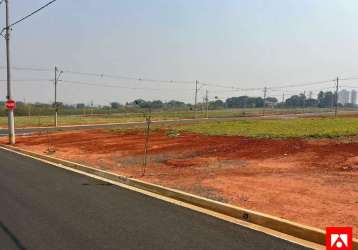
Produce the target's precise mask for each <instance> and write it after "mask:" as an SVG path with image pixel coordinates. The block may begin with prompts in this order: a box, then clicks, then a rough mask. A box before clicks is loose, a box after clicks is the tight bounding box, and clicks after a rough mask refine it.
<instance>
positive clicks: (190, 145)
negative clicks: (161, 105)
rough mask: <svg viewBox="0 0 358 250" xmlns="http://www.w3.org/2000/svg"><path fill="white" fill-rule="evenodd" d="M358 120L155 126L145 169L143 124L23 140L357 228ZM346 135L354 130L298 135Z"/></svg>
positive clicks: (286, 213) (311, 220)
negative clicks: (135, 128) (133, 127)
mask: <svg viewBox="0 0 358 250" xmlns="http://www.w3.org/2000/svg"><path fill="white" fill-rule="evenodd" d="M276 122H278V123H276ZM281 122H282V123H281ZM357 124H358V119H356V120H355V119H351V118H350V119H346V120H341V119H338V120H332V119H314V120H311V119H304V120H295V121H292V120H287V121H257V122H253V123H251V122H248V123H247V122H236V123H212V124H203V125H200V126H197V125H195V126H184V127H179V128H178V127H175V128H166V129H163V128H162V129H154V130H153V131H152V132H151V136H150V143H149V165H148V167H147V172H146V175H145V176H141V173H142V168H143V165H142V162H143V151H144V149H143V145H144V136H143V134H144V133H143V131H141V130H130V131H123V130H89V131H80V132H62V133H54V134H49V135H46V134H43V135H34V136H25V137H19V138H18V146H19V147H21V148H25V149H28V150H33V151H37V152H40V153H46V152H48V149H50V151H53V150H55V152H54V153H53V154H54V155H55V156H57V157H60V158H64V159H68V160H73V161H77V162H80V163H86V164H89V165H91V166H94V167H97V168H100V169H104V170H107V171H113V172H115V173H119V174H122V175H127V176H132V177H135V178H140V179H143V180H146V181H149V182H153V183H157V184H161V185H164V186H168V187H172V188H177V189H181V190H184V191H187V192H191V193H195V194H198V195H202V196H205V197H208V198H211V199H215V200H219V201H223V202H227V203H231V204H235V205H238V206H241V207H245V208H249V209H253V210H256V211H260V212H265V213H268V214H272V215H275V216H279V217H282V218H286V219H289V220H293V221H296V222H300V223H303V224H307V225H311V226H315V227H319V228H322V229H324V228H325V227H327V226H346V225H351V226H353V227H354V228H355V229H354V231H355V232H357V228H358V137H356V136H354V135H355V134H358V130H357ZM203 126H204V127H203ZM342 127H344V129H343V128H342ZM346 130H349V131H350V132H349V133H348V132H347V131H346ZM223 131H224V132H223ZM194 132H195V133H194ZM196 132H198V133H196ZM208 134H210V135H208ZM212 134H214V135H212ZM221 134H225V135H221ZM226 134H229V135H230V136H226ZM340 134H342V135H350V136H349V137H347V136H344V137H340V138H320V139H317V138H292V137H298V136H302V137H323V136H326V135H327V136H331V135H333V136H338V135H340ZM243 135H250V137H247V136H246V137H244V136H243ZM262 137H275V139H270V138H262ZM282 138H284V139H282ZM4 141H5V139H4ZM357 236H358V235H357V234H356V235H355V237H356V238H357Z"/></svg>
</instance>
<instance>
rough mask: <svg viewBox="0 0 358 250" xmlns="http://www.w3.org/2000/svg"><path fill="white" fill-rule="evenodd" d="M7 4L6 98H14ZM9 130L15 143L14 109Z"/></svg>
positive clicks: (12, 141) (11, 142) (6, 0)
mask: <svg viewBox="0 0 358 250" xmlns="http://www.w3.org/2000/svg"><path fill="white" fill-rule="evenodd" d="M5 5H6V27H5V40H6V73H7V96H6V99H7V100H8V101H9V100H12V93H11V65H10V29H11V28H10V17H9V0H5ZM8 131H9V143H10V144H11V145H14V144H15V142H16V140H15V121H14V110H13V109H12V110H9V111H8Z"/></svg>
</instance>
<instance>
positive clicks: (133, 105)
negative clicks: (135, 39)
mask: <svg viewBox="0 0 358 250" xmlns="http://www.w3.org/2000/svg"><path fill="white" fill-rule="evenodd" d="M335 104H336V94H335V93H333V92H332V91H327V92H323V91H321V92H319V94H318V95H317V98H307V97H306V95H304V94H298V95H292V96H290V97H289V98H287V99H285V100H284V101H283V102H282V101H281V102H279V101H278V99H277V98H275V97H267V98H265V99H264V98H262V97H250V96H238V97H230V98H227V99H226V100H224V101H223V100H220V99H219V98H217V97H215V98H214V100H211V101H208V108H209V109H210V110H216V109H225V108H263V107H276V108H302V107H318V108H331V107H334V106H335ZM57 105H58V107H59V110H60V114H62V115H90V114H111V113H135V112H142V111H143V110H146V109H148V108H150V109H152V110H157V111H194V110H195V107H194V105H193V104H190V103H184V102H181V101H176V100H171V101H168V102H163V101H161V100H154V101H146V100H143V99H137V100H134V101H132V102H127V103H125V104H121V103H119V102H111V103H109V104H108V105H100V106H93V105H89V104H85V103H78V104H75V105H68V104H64V103H57ZM339 105H340V104H339ZM4 106H5V103H4V102H0V116H5V115H6V113H7V112H6V110H5V107H4ZM340 106H341V105H340ZM346 106H352V104H346ZM54 108H55V105H53V104H52V105H51V104H46V103H24V102H17V107H16V110H15V115H18V116H26V115H29V116H30V115H36V116H37V115H52V114H53V112H54ZM197 109H198V110H202V109H206V103H203V102H200V103H198V104H197Z"/></svg>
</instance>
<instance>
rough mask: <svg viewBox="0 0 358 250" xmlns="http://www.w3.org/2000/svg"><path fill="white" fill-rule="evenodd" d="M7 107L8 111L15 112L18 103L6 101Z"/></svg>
mask: <svg viewBox="0 0 358 250" xmlns="http://www.w3.org/2000/svg"><path fill="white" fill-rule="evenodd" d="M5 107H6V108H7V109H8V110H14V109H15V108H16V102H15V101H14V100H8V101H6V103H5Z"/></svg>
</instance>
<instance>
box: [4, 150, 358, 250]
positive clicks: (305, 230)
mask: <svg viewBox="0 0 358 250" xmlns="http://www.w3.org/2000/svg"><path fill="white" fill-rule="evenodd" d="M2 147H4V148H7V149H10V150H13V151H16V152H19V153H22V154H25V155H29V156H32V157H36V158H39V159H42V160H46V161H49V162H53V163H57V164H60V165H63V166H65V167H69V168H72V169H76V170H79V171H82V172H85V173H88V174H92V175H96V176H99V177H102V178H105V179H109V180H111V181H116V182H119V183H122V184H125V185H128V186H132V187H135V188H138V189H142V190H145V191H149V192H152V193H155V194H158V195H162V196H165V197H169V198H173V199H175V200H179V201H182V202H186V203H189V204H192V205H194V206H198V207H202V208H205V209H208V210H212V211H214V212H217V213H221V214H224V215H227V216H230V217H233V218H236V219H239V220H242V221H245V222H249V223H252V224H256V225H259V226H262V227H266V228H269V229H272V230H275V231H278V232H281V233H284V234H287V235H290V236H293V237H296V238H299V239H303V240H306V241H309V242H314V243H316V244H320V245H325V244H326V235H325V231H323V230H320V229H317V228H314V227H309V226H305V225H302V224H298V223H295V222H291V221H289V220H285V219H281V218H278V217H274V216H271V215H267V214H264V213H259V212H256V211H252V210H249V209H245V208H241V207H237V206H233V205H229V204H225V203H221V202H218V201H213V200H210V199H207V198H204V197H200V196H197V195H193V194H189V193H185V192H182V191H179V190H175V189H171V188H166V187H163V186H160V185H155V184H151V183H148V182H144V181H140V180H137V179H133V178H128V177H125V176H121V175H117V174H114V173H110V172H106V171H103V170H99V169H95V168H92V167H88V166H85V165H82V164H78V163H74V162H70V161H67V160H62V159H58V158H55V157H51V156H47V155H42V154H38V153H35V152H31V151H27V150H24V149H20V148H16V147H13V146H9V145H2ZM353 249H358V240H357V239H354V240H353Z"/></svg>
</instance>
